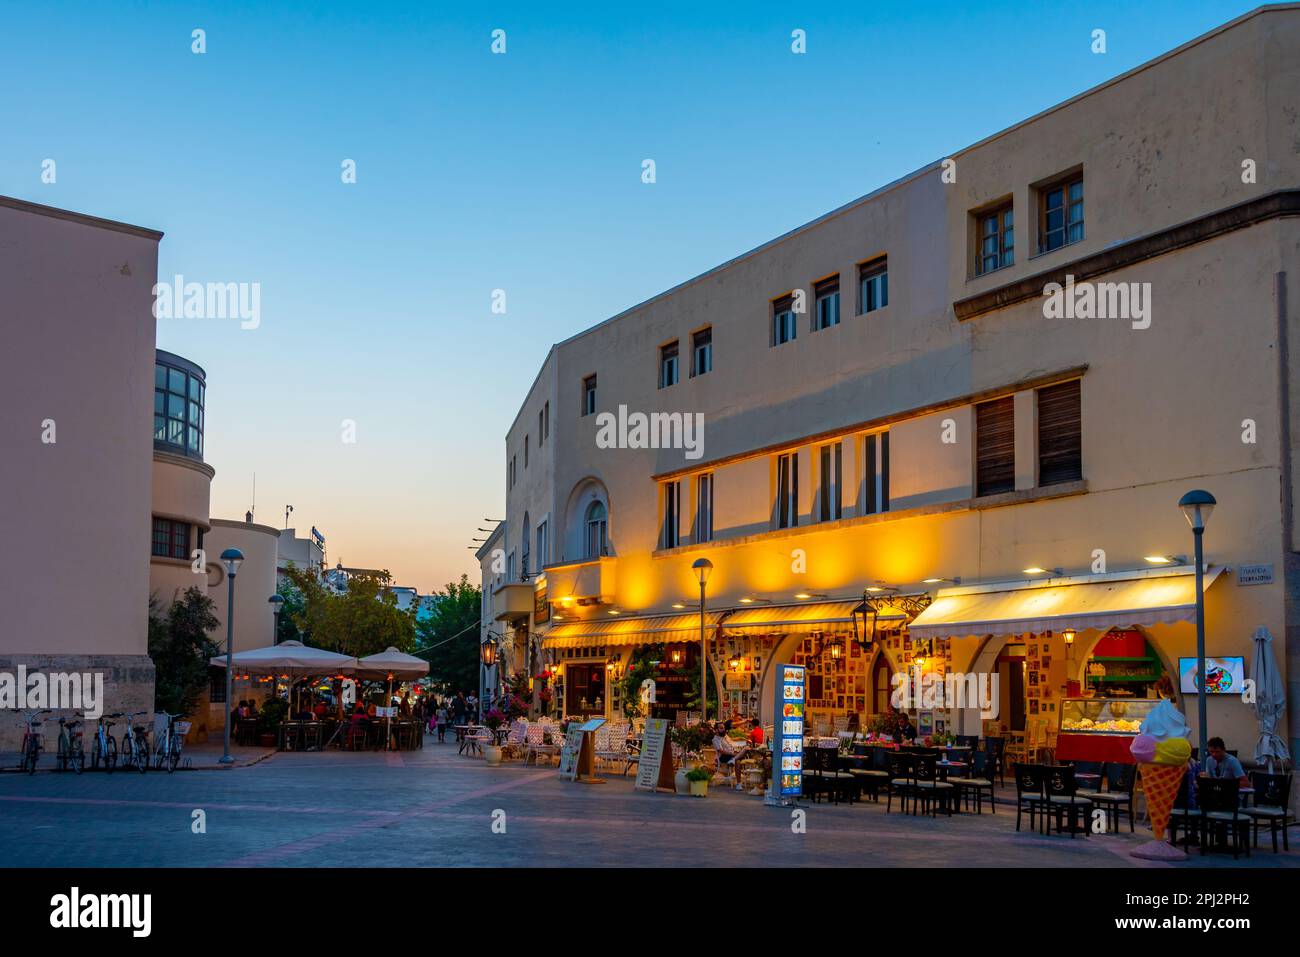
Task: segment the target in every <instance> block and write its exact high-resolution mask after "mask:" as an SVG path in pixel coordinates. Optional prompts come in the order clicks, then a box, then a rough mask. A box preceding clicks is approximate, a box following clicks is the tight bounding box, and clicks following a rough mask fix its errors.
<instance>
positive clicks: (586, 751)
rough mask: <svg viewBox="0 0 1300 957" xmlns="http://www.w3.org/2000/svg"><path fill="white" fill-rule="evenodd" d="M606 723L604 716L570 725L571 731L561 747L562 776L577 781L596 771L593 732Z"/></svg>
mask: <svg viewBox="0 0 1300 957" xmlns="http://www.w3.org/2000/svg"><path fill="white" fill-rule="evenodd" d="M604 723H605V719H604V718H592V719H591V720H589V721H586V722H584V723H583V724H579V725H574V724H570V725H569V731H568V733H567V734H566V735H565V736H564V745H563V746H562V747H561V748H560V777H562V778H568V779H569V780H570V781H577V780H579V779H580V778H581V777H582V775H584V774H592V773H594V770H595V752H594V749H593V747H592V739H591V732H593V731H595V730H596V729H597V728H599V727H600V726H601V725H602V724H604ZM596 783H600V782H596Z"/></svg>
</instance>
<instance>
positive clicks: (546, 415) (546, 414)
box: [542, 399, 551, 439]
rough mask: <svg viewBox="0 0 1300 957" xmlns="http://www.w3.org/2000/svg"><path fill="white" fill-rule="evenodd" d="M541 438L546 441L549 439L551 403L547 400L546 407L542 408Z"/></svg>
mask: <svg viewBox="0 0 1300 957" xmlns="http://www.w3.org/2000/svg"><path fill="white" fill-rule="evenodd" d="M542 437H543V438H547V439H549V438H550V437H551V403H550V400H549V399H548V400H547V402H546V405H544V406H542Z"/></svg>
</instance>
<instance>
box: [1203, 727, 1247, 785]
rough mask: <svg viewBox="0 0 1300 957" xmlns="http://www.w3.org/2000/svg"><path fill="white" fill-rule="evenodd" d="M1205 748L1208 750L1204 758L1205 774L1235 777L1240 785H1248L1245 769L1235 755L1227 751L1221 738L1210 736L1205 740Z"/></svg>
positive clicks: (1215, 776)
mask: <svg viewBox="0 0 1300 957" xmlns="http://www.w3.org/2000/svg"><path fill="white" fill-rule="evenodd" d="M1205 749H1206V750H1207V751H1209V752H1210V753H1209V755H1208V756H1207V757H1206V759H1205V773H1206V774H1208V775H1209V776H1210V777H1212V778H1236V779H1237V783H1238V784H1240V785H1241V786H1242V787H1250V778H1248V777H1246V771H1245V769H1244V768H1242V766H1241V762H1240V761H1238V760H1237V759H1236V757H1234V756H1233V755H1231V754H1229V753H1228V752H1227V750H1226V748H1225V747H1224V744H1223V739H1222V738H1218V737H1215V738H1210V740H1209V741H1206V742H1205Z"/></svg>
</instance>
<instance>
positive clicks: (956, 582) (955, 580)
mask: <svg viewBox="0 0 1300 957" xmlns="http://www.w3.org/2000/svg"><path fill="white" fill-rule="evenodd" d="M940 582H949V583H950V584H953V585H960V584H961V579H960V578H922V579H921V584H922V585H937V584H939V583H940Z"/></svg>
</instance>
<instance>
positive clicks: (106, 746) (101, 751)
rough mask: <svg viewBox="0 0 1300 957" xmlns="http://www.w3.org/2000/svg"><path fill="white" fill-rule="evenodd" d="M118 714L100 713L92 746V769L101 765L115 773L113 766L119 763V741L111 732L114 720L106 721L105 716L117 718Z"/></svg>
mask: <svg viewBox="0 0 1300 957" xmlns="http://www.w3.org/2000/svg"><path fill="white" fill-rule="evenodd" d="M116 717H118V716H117V715H114V714H110V715H100V718H99V725H98V727H96V728H95V743H94V744H93V745H92V746H91V751H90V767H91V769H92V770H94V769H95V768H98V767H100V766H101V765H102V766H103V768H104V771H105V772H106V773H108V774H112V773H113V767H114V765H116V764H117V742H116V741H114V740H113V736H112V735H111V734H109V730H110V729H111V728H112V727H113V724H114V722H112V721H106V720H105V718H116Z"/></svg>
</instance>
